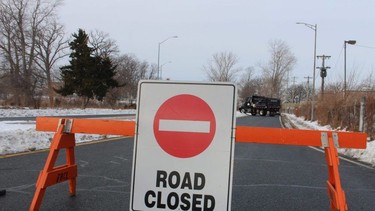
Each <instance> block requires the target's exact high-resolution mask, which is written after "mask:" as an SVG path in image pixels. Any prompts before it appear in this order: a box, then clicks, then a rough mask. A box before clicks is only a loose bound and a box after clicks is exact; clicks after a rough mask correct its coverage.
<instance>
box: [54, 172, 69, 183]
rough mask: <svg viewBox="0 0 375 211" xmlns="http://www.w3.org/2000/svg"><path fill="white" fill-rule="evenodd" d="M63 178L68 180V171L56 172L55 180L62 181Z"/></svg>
mask: <svg viewBox="0 0 375 211" xmlns="http://www.w3.org/2000/svg"><path fill="white" fill-rule="evenodd" d="M65 180H68V172H67V171H66V172H62V173H60V174H57V178H56V182H63V181H65Z"/></svg>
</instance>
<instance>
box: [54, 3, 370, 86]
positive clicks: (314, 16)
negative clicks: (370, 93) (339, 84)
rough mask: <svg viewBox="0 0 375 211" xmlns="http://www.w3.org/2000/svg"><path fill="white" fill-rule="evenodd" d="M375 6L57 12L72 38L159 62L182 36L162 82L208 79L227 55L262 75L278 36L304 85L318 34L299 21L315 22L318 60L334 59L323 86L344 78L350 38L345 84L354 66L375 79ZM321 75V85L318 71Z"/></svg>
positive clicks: (91, 6) (157, 6)
mask: <svg viewBox="0 0 375 211" xmlns="http://www.w3.org/2000/svg"><path fill="white" fill-rule="evenodd" d="M374 9H375V1H373V0H361V1H354V0H341V1H339V0H329V1H327V0H315V1H301V0H283V1H280V0H261V1H251V0H79V1H76V0H65V3H64V4H63V6H61V7H60V9H59V15H60V18H61V21H62V23H63V24H65V27H66V31H67V33H69V34H72V33H74V32H77V31H78V28H82V29H84V30H86V31H87V32H90V31H92V30H95V29H97V30H100V31H103V32H106V33H108V34H109V35H110V37H111V38H112V39H114V40H116V41H117V44H118V46H119V48H120V51H121V53H122V54H125V53H126V54H133V55H135V56H136V57H138V59H140V60H146V61H148V62H150V63H154V64H156V63H157V55H158V43H159V42H161V41H163V40H165V39H166V38H168V37H170V36H175V35H177V36H178V38H176V39H170V40H168V41H166V42H164V43H163V44H162V45H161V54H160V55H161V59H160V65H163V64H165V65H164V66H163V73H162V75H163V78H171V79H173V80H194V81H202V80H205V79H206V78H207V77H206V74H205V72H204V71H203V65H206V64H207V63H208V61H209V59H210V58H211V57H212V55H213V54H214V53H217V52H222V51H230V52H232V53H234V54H236V55H237V56H238V57H239V63H238V67H242V68H246V67H249V66H254V67H255V69H256V70H257V72H258V73H259V68H258V65H259V64H260V63H265V62H266V61H267V60H268V59H269V55H270V54H269V45H268V44H269V42H270V41H272V40H277V39H280V40H283V41H285V42H286V43H287V44H288V45H289V47H290V48H291V51H292V52H293V54H294V55H295V56H296V58H297V64H296V66H295V68H294V70H293V72H292V73H291V77H292V76H295V77H296V82H298V83H300V82H306V80H307V79H305V78H304V77H306V76H312V75H313V74H312V72H313V53H314V51H313V47H314V31H313V30H312V29H310V28H307V27H306V26H304V25H297V24H296V22H306V23H309V24H317V25H318V39H317V55H322V54H325V55H329V56H331V59H330V60H328V61H326V65H328V66H330V67H331V69H330V70H328V77H327V79H326V81H328V82H330V81H340V80H341V81H342V80H343V73H344V70H343V66H344V51H343V46H344V40H349V39H355V40H357V45H355V46H352V45H348V46H347V75H348V80H352V78H349V75H350V72H352V70H353V69H355V70H356V76H357V77H359V79H358V80H361V79H363V78H365V77H367V76H368V75H369V74H370V73H371V72H374V74H375V70H374V69H375V15H374V12H375V11H374ZM369 47H371V48H369ZM169 61H170V62H171V63H168V62H169ZM320 65H321V60H318V61H317V66H320ZM316 77H317V81H316V87H317V88H318V87H320V76H319V74H318V71H317V73H316ZM290 83H292V79H291V82H290Z"/></svg>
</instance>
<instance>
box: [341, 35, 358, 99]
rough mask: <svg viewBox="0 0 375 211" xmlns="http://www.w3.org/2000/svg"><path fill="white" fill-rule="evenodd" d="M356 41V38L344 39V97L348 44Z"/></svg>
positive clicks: (353, 43)
mask: <svg viewBox="0 0 375 211" xmlns="http://www.w3.org/2000/svg"><path fill="white" fill-rule="evenodd" d="M356 43H357V41H356V40H345V41H344V98H345V97H346V44H350V45H355V44H356Z"/></svg>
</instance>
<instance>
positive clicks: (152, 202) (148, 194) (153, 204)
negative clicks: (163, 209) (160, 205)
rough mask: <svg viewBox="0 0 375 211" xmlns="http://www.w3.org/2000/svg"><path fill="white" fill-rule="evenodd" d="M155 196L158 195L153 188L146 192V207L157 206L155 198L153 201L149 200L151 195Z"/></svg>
mask: <svg viewBox="0 0 375 211" xmlns="http://www.w3.org/2000/svg"><path fill="white" fill-rule="evenodd" d="M155 196H156V194H155V192H154V191H152V190H149V191H147V192H146V194H145V205H146V207H148V208H153V207H154V206H155V201H154V200H152V201H150V200H149V199H150V197H152V198H155Z"/></svg>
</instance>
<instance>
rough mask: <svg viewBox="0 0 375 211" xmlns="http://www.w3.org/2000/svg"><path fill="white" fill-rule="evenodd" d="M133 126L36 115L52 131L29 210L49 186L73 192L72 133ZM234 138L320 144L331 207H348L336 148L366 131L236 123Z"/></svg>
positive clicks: (118, 131) (114, 131)
mask: <svg viewBox="0 0 375 211" xmlns="http://www.w3.org/2000/svg"><path fill="white" fill-rule="evenodd" d="M135 127H136V123H135V122H134V121H119V120H102V119H100V120H99V119H59V118H53V117H37V119H36V130H37V131H46V132H55V134H54V137H53V139H52V142H51V146H50V151H49V154H48V157H47V160H46V163H45V165H44V168H43V170H42V171H41V172H40V174H39V177H38V180H37V183H36V190H35V194H34V198H33V200H32V203H31V205H30V210H39V208H40V205H41V203H42V200H43V196H44V193H45V191H46V189H47V187H49V186H52V185H55V184H58V183H61V182H65V181H68V182H69V193H70V195H71V196H74V195H75V194H76V177H77V175H78V172H77V165H76V164H75V157H74V147H75V136H74V134H75V133H85V134H107V135H122V136H134V135H135ZM56 128H57V129H56ZM235 139H236V142H245V143H262V144H285V145H300V146H316V147H323V148H324V151H325V155H326V161H327V166H328V180H327V182H326V183H327V190H328V195H329V199H330V206H331V210H347V209H348V207H347V203H346V199H345V192H344V191H343V189H342V186H341V181H340V173H339V168H338V166H339V157H338V153H337V149H336V148H339V147H340V148H358V149H363V148H366V143H367V140H366V139H367V134H365V133H358V132H334V131H315V130H296V129H278V128H257V127H246V126H237V127H236V138H235ZM60 149H66V164H64V165H61V166H55V162H56V158H57V155H58V153H59V150H60Z"/></svg>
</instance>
